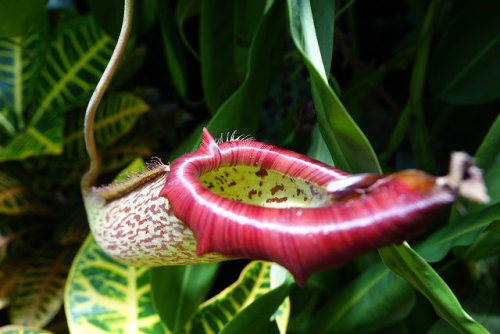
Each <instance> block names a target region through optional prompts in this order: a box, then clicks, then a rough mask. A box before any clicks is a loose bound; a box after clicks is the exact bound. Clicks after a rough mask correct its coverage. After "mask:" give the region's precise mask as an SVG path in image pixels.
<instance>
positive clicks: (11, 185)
mask: <svg viewBox="0 0 500 334" xmlns="http://www.w3.org/2000/svg"><path fill="white" fill-rule="evenodd" d="M41 210H42V206H41V205H40V203H39V201H38V200H37V199H36V197H35V196H34V195H33V194H32V193H31V192H30V191H29V189H28V188H27V187H26V186H25V185H24V184H22V183H21V182H20V181H19V180H17V179H15V178H14V177H12V176H10V175H8V174H5V173H2V172H0V214H4V215H22V214H27V213H33V212H39V211H41ZM0 259H1V256H0Z"/></svg>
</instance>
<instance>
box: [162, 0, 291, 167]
mask: <svg viewBox="0 0 500 334" xmlns="http://www.w3.org/2000/svg"><path fill="white" fill-rule="evenodd" d="M282 5H283V4H281V3H280V2H277V3H274V4H273V6H272V7H271V8H270V9H269V10H268V11H267V12H266V14H265V15H264V17H263V19H262V21H261V23H260V25H259V27H258V28H257V31H256V34H255V36H254V39H253V42H252V45H251V48H250V49H251V50H250V56H249V59H248V62H249V64H248V70H247V73H246V78H245V81H244V82H243V84H242V85H241V86H240V87H239V88H238V90H237V91H236V92H235V93H234V94H233V95H232V96H231V97H230V98H228V99H227V100H226V101H225V102H224V104H223V105H222V106H221V107H220V109H219V110H218V111H217V113H216V114H215V115H214V116H213V117H212V119H211V120H210V121H209V122H208V124H207V125H206V127H207V128H208V130H209V131H210V133H211V134H212V135H214V136H215V137H218V136H219V135H220V134H225V133H228V132H231V133H232V132H233V131H234V130H237V131H238V133H243V134H254V133H256V131H257V127H258V124H259V119H260V113H261V110H262V107H263V104H264V100H265V97H266V95H267V87H268V85H269V83H270V81H271V79H272V74H273V73H274V71H275V67H276V65H277V64H276V63H275V62H276V60H277V59H279V58H280V57H279V55H281V46H282V45H281V44H282V42H283V38H282V37H283V36H282V33H283V32H284V31H283V28H284V27H283V22H284V19H285V17H284V15H283V8H281V6H282ZM203 126H204V125H202V126H198V127H197V128H196V129H195V130H194V131H193V132H191V133H190V134H189V136H188V137H187V138H186V139H185V140H184V141H183V142H182V143H181V144H180V145H179V146H178V147H177V149H176V150H175V151H174V152H173V153H172V155H171V156H172V158H176V157H179V156H180V155H182V154H184V153H187V152H190V151H192V150H194V149H197V148H198V145H199V144H200V142H201V130H202V128H203Z"/></svg>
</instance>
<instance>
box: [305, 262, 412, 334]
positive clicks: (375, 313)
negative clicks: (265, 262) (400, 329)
mask: <svg viewBox="0 0 500 334" xmlns="http://www.w3.org/2000/svg"><path fill="white" fill-rule="evenodd" d="M414 305H415V294H414V293H413V289H412V288H411V287H410V285H409V284H408V283H407V282H406V281H405V280H403V279H401V278H400V277H398V276H396V275H395V274H393V273H391V272H390V271H389V270H387V268H385V267H384V266H383V265H382V264H377V265H374V266H372V267H371V268H369V269H368V270H365V271H364V272H363V273H362V274H361V275H359V276H358V277H356V278H355V279H354V280H353V281H351V282H350V283H349V284H348V285H347V286H345V287H343V288H342V289H341V290H340V291H339V292H338V293H336V294H335V296H334V297H333V298H331V299H330V300H328V301H327V303H326V304H325V305H324V306H322V307H321V308H320V309H319V310H317V311H316V312H315V313H314V314H313V316H312V318H311V320H310V321H311V324H312V329H310V330H309V331H310V332H311V333H313V332H314V333H361V332H370V331H374V330H376V329H380V328H384V327H387V326H389V325H391V324H394V323H397V322H398V321H401V320H403V319H404V318H406V316H407V315H408V314H409V313H410V311H411V310H412V308H413V306H414Z"/></svg>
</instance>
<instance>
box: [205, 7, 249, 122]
mask: <svg viewBox="0 0 500 334" xmlns="http://www.w3.org/2000/svg"><path fill="white" fill-rule="evenodd" d="M234 5H235V2H234V1H232V0H218V1H203V2H202V5H201V18H200V55H201V59H202V63H201V65H202V66H201V80H202V81H201V82H202V85H203V95H204V97H205V103H206V105H207V108H208V110H210V112H211V113H215V112H216V111H217V109H219V108H220V106H221V105H222V103H223V102H224V101H225V100H226V99H227V98H228V97H229V96H230V95H231V94H232V93H233V92H234V91H235V90H236V89H237V88H238V85H239V83H240V81H239V80H238V77H237V74H238V73H236V71H235V67H236V66H235V65H236V64H235V60H234V51H235V50H234V44H233V43H234V41H233V29H234V17H233V14H234ZM222 50H223V51H222Z"/></svg>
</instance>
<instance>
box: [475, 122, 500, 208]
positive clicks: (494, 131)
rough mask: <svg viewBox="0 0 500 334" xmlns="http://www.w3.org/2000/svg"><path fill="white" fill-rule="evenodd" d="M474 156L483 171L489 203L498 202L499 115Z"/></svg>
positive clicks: (499, 169)
mask: <svg viewBox="0 0 500 334" xmlns="http://www.w3.org/2000/svg"><path fill="white" fill-rule="evenodd" d="M475 158H476V159H477V162H478V166H479V167H481V169H482V170H483V172H484V181H485V183H486V186H487V188H488V195H489V196H490V200H491V202H490V203H492V204H493V203H498V202H500V115H498V116H497V118H496V120H495V122H494V123H493V125H492V126H491V128H490V130H489V131H488V133H487V134H486V136H485V138H484V140H483V142H482V143H481V145H480V146H479V149H478V150H477V152H476V155H475ZM476 209H477V208H476Z"/></svg>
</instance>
